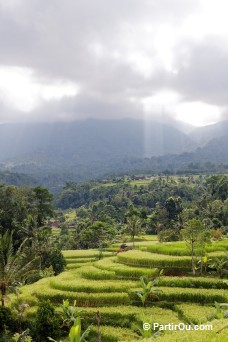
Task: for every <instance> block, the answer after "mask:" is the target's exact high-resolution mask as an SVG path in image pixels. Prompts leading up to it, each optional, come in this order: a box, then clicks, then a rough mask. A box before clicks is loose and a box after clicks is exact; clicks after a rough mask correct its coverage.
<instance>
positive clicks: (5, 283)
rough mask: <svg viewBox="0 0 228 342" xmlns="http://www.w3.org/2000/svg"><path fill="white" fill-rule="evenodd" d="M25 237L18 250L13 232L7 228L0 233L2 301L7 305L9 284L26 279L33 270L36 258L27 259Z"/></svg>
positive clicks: (0, 289) (0, 285) (0, 286)
mask: <svg viewBox="0 0 228 342" xmlns="http://www.w3.org/2000/svg"><path fill="white" fill-rule="evenodd" d="M26 241H27V239H25V240H24V241H23V242H22V243H21V245H20V246H19V248H18V249H17V251H16V252H14V249H13V232H10V231H9V230H7V231H6V232H5V234H3V235H2V234H0V291H1V303H2V306H4V305H5V298H6V294H7V291H8V288H9V286H11V285H14V283H15V281H20V280H21V279H26V277H28V276H29V275H30V274H31V272H34V271H32V268H33V266H34V262H35V260H36V259H32V260H30V261H27V260H26V259H27V256H26V254H25V253H24V246H25V243H26Z"/></svg>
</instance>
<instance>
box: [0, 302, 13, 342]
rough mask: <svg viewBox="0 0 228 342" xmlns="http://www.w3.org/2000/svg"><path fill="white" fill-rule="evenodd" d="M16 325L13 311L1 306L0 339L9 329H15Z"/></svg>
mask: <svg viewBox="0 0 228 342" xmlns="http://www.w3.org/2000/svg"><path fill="white" fill-rule="evenodd" d="M14 323H15V322H14V320H13V316H12V313H11V310H10V309H9V308H7V307H3V306H0V338H1V336H2V334H3V333H4V331H5V330H6V329H7V328H13V326H14Z"/></svg>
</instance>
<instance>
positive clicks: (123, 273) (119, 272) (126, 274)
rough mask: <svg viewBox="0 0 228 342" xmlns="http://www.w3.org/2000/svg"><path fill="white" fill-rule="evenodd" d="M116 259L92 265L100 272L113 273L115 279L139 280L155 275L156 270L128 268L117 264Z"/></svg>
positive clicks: (103, 260)
mask: <svg viewBox="0 0 228 342" xmlns="http://www.w3.org/2000/svg"><path fill="white" fill-rule="evenodd" d="M115 261H117V258H116V257H115V258H108V259H102V260H99V261H97V262H96V263H94V266H95V267H96V268H98V269H101V270H106V271H108V270H109V271H110V270H111V271H113V272H115V275H116V277H117V278H123V279H126V278H127V279H137V280H138V279H139V278H140V277H141V276H147V277H152V276H154V275H155V274H156V272H157V269H156V268H153V269H147V268H140V267H128V266H126V265H122V264H119V263H117V262H115Z"/></svg>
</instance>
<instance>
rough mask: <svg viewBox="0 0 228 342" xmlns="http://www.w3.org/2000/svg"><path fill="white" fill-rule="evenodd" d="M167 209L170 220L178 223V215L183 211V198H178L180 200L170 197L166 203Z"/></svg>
mask: <svg viewBox="0 0 228 342" xmlns="http://www.w3.org/2000/svg"><path fill="white" fill-rule="evenodd" d="M165 208H166V210H167V212H168V218H169V220H174V221H177V219H178V215H179V214H180V213H181V211H182V210H183V207H182V203H181V198H180V197H178V198H174V197H169V198H168V199H167V200H166V201H165Z"/></svg>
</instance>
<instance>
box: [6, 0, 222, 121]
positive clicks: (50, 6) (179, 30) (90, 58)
mask: <svg viewBox="0 0 228 342" xmlns="http://www.w3.org/2000/svg"><path fill="white" fill-rule="evenodd" d="M227 13H228V1H227V0H159V1H158V0H109V1H107V0H90V1H89V0H65V1H63V0H45V1H41V0H7V1H6V0H0V122H19V121H35V122H36V121H41V122H42V121H47V122H52V121H73V120H78V119H83V120H84V119H86V118H98V119H120V118H134V119H144V120H150V119H155V120H162V119H163V120H170V119H175V120H178V121H181V122H184V123H187V124H191V125H194V126H203V125H207V124H211V123H214V122H217V121H220V120H226V119H228V96H227V93H228V63H227V61H228V23H227Z"/></svg>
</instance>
